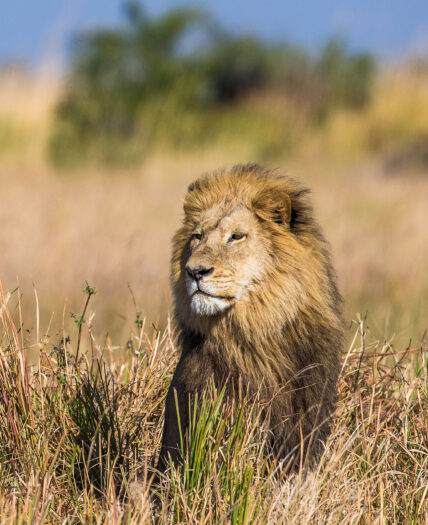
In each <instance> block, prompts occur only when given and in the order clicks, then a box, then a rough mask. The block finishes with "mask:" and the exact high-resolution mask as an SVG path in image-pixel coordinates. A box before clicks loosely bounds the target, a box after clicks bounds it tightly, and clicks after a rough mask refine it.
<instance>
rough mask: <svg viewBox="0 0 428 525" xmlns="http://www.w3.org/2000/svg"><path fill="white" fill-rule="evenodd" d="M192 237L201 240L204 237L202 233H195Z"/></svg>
mask: <svg viewBox="0 0 428 525" xmlns="http://www.w3.org/2000/svg"><path fill="white" fill-rule="evenodd" d="M190 239H191V240H192V241H193V239H197V240H198V241H200V240H201V239H202V233H193V234H192V236H191V237H190Z"/></svg>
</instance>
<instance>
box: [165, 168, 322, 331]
mask: <svg viewBox="0 0 428 525" xmlns="http://www.w3.org/2000/svg"><path fill="white" fill-rule="evenodd" d="M306 193H307V190H304V189H302V188H300V187H299V186H298V185H297V184H296V183H295V182H294V181H292V180H290V179H288V178H284V177H280V176H277V175H275V174H272V173H271V172H268V171H265V170H263V169H262V168H260V167H258V166H254V165H251V166H248V165H246V166H236V167H235V168H233V169H232V170H231V171H230V172H216V173H213V174H210V175H205V176H203V177H201V178H200V179H198V180H197V181H196V182H194V183H193V184H192V185H191V186H190V187H189V190H188V193H187V196H186V198H185V201H184V212H185V217H184V223H183V226H182V227H181V228H180V229H179V231H178V232H177V234H176V235H175V237H174V247H173V258H172V284H173V289H174V295H175V299H176V313H177V315H178V317H179V319H180V321H181V322H183V323H184V324H185V325H188V326H191V327H192V328H195V327H197V328H198V329H199V331H201V332H203V331H204V330H205V329H206V328H207V327H208V326H209V325H210V322H211V323H212V322H213V321H214V320H215V319H218V318H219V317H224V316H229V317H232V318H235V319H236V318H241V321H243V320H244V318H248V316H249V315H250V316H251V315H253V317H255V316H257V315H259V314H260V313H261V311H262V310H263V308H264V307H265V308H266V309H267V310H269V315H270V321H271V322H272V323H277V322H278V321H280V320H281V319H282V321H284V319H292V318H293V316H294V315H296V313H297V309H300V310H302V309H304V308H305V305H306V304H308V303H311V304H314V302H315V303H319V302H320V301H321V302H323V303H325V294H323V290H322V288H323V287H327V286H328V284H327V283H326V279H327V278H328V276H327V275H326V272H325V267H326V266H328V264H329V256H328V253H327V251H326V247H325V243H324V240H323V238H322V236H321V234H320V233H319V230H318V228H317V226H316V224H315V223H314V221H313V220H312V218H311V213H310V212H311V210H310V207H309V205H308V203H307V202H306ZM324 306H325V305H324ZM275 314H276V315H275ZM209 318H212V319H211V320H210V319H209ZM253 321H256V322H257V319H253Z"/></svg>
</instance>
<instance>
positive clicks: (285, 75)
mask: <svg viewBox="0 0 428 525" xmlns="http://www.w3.org/2000/svg"><path fill="white" fill-rule="evenodd" d="M125 14H126V24H125V25H124V26H123V27H120V28H118V29H111V30H106V29H103V30H97V31H94V32H92V33H86V34H80V35H78V36H77V37H76V39H75V42H74V47H73V53H72V57H73V58H72V62H71V68H70V75H69V81H68V83H67V89H66V90H65V93H64V96H63V98H62V100H61V101H60V103H59V104H58V107H57V110H56V116H55V121H54V127H53V131H52V135H51V139H50V143H49V154H50V158H51V159H52V160H53V161H54V163H56V164H57V165H68V166H70V165H73V164H75V163H77V162H82V161H84V160H95V161H101V162H103V163H109V164H115V163H119V164H124V163H133V162H136V161H138V160H140V159H141V157H142V156H143V155H144V153H145V151H147V149H148V148H149V147H152V146H153V144H154V143H156V142H159V139H160V138H161V139H162V140H164V141H165V142H166V143H167V144H168V145H169V146H172V147H176V144H177V140H176V137H177V134H178V136H179V140H178V143H179V146H180V147H181V146H182V145H183V143H184V144H188V145H191V146H194V145H195V144H197V145H199V144H200V140H201V137H202V138H203V137H209V136H212V135H213V133H212V129H211V128H212V126H211V121H212V119H211V118H207V113H208V114H209V113H210V112H211V111H212V110H213V109H215V108H219V107H220V106H225V105H226V106H228V107H229V109H230V110H231V111H233V110H234V108H235V106H236V104H237V103H238V102H239V101H240V100H242V99H243V97H245V96H246V95H248V94H250V93H253V92H255V91H262V90H276V91H279V92H281V93H283V95H284V96H291V97H294V98H297V101H298V103H299V104H301V103H302V101H303V103H304V104H305V106H307V107H309V115H311V116H314V117H317V118H319V117H320V116H322V117H324V116H325V115H326V114H327V113H328V112H329V111H330V110H331V109H332V108H333V107H335V106H338V105H345V106H350V107H361V106H362V105H364V104H365V103H366V101H367V100H368V97H369V93H370V87H371V78H372V72H373V62H372V60H371V59H370V57H368V56H366V55H358V56H349V55H348V54H347V52H346V48H345V46H344V44H343V42H341V41H338V40H333V41H332V42H330V43H329V44H328V45H327V46H326V47H325V49H324V51H323V52H322V53H321V55H320V56H319V57H310V56H309V55H308V54H307V53H305V52H303V51H302V50H300V49H298V48H296V47H294V46H291V45H285V44H284V45H268V44H266V43H263V42H261V41H260V40H258V39H256V38H255V37H251V36H231V35H228V34H227V33H225V32H224V31H223V30H222V29H221V28H220V27H219V26H218V24H217V23H216V22H215V21H214V20H213V19H212V18H211V17H210V15H209V14H207V13H205V12H202V11H200V10H197V9H189V8H179V9H173V10H170V11H168V12H167V13H166V14H164V15H162V16H161V17H159V18H156V19H152V18H149V17H148V16H147V14H146V13H145V12H144V11H143V10H142V9H141V7H140V6H139V5H138V4H137V3H135V2H130V3H127V4H126V6H125ZM186 44H187V48H189V49H188V50H187V52H186ZM232 105H233V107H232ZM183 115H185V116H186V118H185V122H183ZM256 118H257V116H256ZM281 118H282V119H283V121H284V124H285V127H286V128H288V127H289V126H288V123H287V119H288V115H282V117H281ZM160 120H161V121H160ZM207 122H210V126H208V124H207ZM251 125H252V121H251V115H250V116H249V122H248V126H247V128H250V127H251ZM177 127H178V129H177ZM215 127H216V126H215ZM201 128H202V129H201ZM160 129H163V130H164V131H162V136H161V137H159V130H160ZM168 130H174V131H173V132H172V134H170V133H169V131H168ZM214 134H215V133H214ZM220 134H221V130H220ZM241 138H242V137H241ZM243 138H244V140H245V134H244V137H243ZM247 139H248V140H251V139H250V138H249V137H247ZM282 149H283V148H282V147H281V145H280V147H279V148H278V145H276V144H275V145H274V146H273V147H270V146H269V145H267V147H264V150H265V151H277V150H279V151H281V150H282Z"/></svg>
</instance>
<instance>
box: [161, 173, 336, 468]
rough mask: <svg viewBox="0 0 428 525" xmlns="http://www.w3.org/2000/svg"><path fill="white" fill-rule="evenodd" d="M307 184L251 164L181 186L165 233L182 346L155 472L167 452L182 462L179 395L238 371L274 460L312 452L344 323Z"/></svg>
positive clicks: (324, 429)
mask: <svg viewBox="0 0 428 525" xmlns="http://www.w3.org/2000/svg"><path fill="white" fill-rule="evenodd" d="M308 191H309V190H307V189H305V188H303V187H301V186H300V185H299V184H298V183H297V182H295V181H294V180H292V179H290V178H287V177H285V176H280V175H278V174H277V173H276V172H272V171H269V170H267V169H264V168H262V167H261V166H258V165H237V166H235V167H234V168H232V169H231V170H230V171H225V170H222V171H217V172H213V173H211V174H207V175H204V176H202V177H200V178H199V179H197V180H196V181H195V182H193V183H192V184H191V185H190V186H189V188H188V192H187V195H186V197H185V200H184V221H183V224H182V226H181V228H180V229H179V230H178V231H177V233H176V234H175V236H174V238H173V248H172V260H171V284H172V289H173V295H174V307H175V321H176V325H177V332H178V342H179V347H180V350H181V355H180V359H179V362H178V365H177V367H176V369H175V372H174V375H173V378H172V382H171V385H170V388H169V391H168V393H167V398H166V406H165V424H164V430H163V438H162V447H161V451H160V455H159V461H158V467H157V468H158V470H159V471H164V470H165V469H166V468H167V466H168V464H169V460H170V456H171V458H172V461H173V462H174V463H178V462H180V461H181V452H180V431H181V432H183V433H184V432H185V430H186V428H188V423H189V406H192V405H189V402H190V403H193V402H194V400H195V399H201V394H202V392H203V391H204V389H206V388H207V385H208V384H209V383H210V381H213V382H214V384H215V385H216V386H219V387H222V386H224V385H225V384H229V385H230V384H231V383H232V384H235V385H236V384H237V382H238V381H240V382H241V385H245V387H246V391H247V392H249V393H253V394H256V393H257V392H260V391H262V393H263V395H264V396H265V398H269V399H270V405H269V411H268V412H269V418H268V425H269V429H270V431H269V433H270V435H271V436H272V444H271V445H272V448H271V449H270V450H272V451H273V453H274V455H275V457H277V458H278V459H281V460H288V462H289V463H288V464H292V465H293V464H294V465H299V464H301V462H302V460H306V459H308V460H310V461H312V459H313V458H317V457H319V455H320V453H321V452H322V450H323V448H324V445H323V444H324V443H325V440H326V438H327V436H328V434H329V427H330V425H329V421H330V419H331V415H332V413H333V411H334V409H335V404H336V381H337V378H338V374H339V370H340V362H341V351H342V344H343V334H344V330H343V320H342V299H341V296H340V294H339V291H338V287H337V285H336V276H335V272H334V269H333V266H332V261H331V255H330V249H329V245H328V243H327V241H326V240H325V239H324V237H323V234H322V233H321V230H320V227H319V225H318V224H317V222H316V221H315V219H314V218H313V216H312V208H311V206H310V204H309V202H308ZM227 391H228V392H229V394H228V395H233V392H236V389H234V388H230V389H228V390H227ZM196 394H198V395H196ZM302 454H303V456H302Z"/></svg>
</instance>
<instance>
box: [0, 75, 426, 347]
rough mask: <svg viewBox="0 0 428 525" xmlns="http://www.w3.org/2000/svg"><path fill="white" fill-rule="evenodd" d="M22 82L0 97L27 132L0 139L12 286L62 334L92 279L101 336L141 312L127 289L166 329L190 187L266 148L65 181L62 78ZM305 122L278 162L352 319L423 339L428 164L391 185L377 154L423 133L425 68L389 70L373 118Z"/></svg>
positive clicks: (6, 273) (8, 84)
mask: <svg viewBox="0 0 428 525" xmlns="http://www.w3.org/2000/svg"><path fill="white" fill-rule="evenodd" d="M19 78H20V77H19V76H16V75H15V76H13V75H12V77H10V78H8V79H6V80H7V81H4V82H2V84H1V86H2V87H1V89H0V123H1V122H6V121H8V122H12V123H14V126H15V127H16V128H20V129H22V130H25V133H24V131H23V133H24V135H25V136H26V137H27V139H26V141H24V142H25V143H24V142H22V141H21V142H20V141H18V142H17V144H18V145H19V147H18V148H17V149H16V148H15V149H14V148H10V147H9V146H4V148H2V147H1V144H2V140H1V136H0V150H1V151H3V152H4V154H3V155H2V153H1V152H0V195H1V202H0V224H1V225H2V228H1V229H0V252H1V278H2V279H3V282H4V284H5V287H6V288H7V289H13V288H14V287H15V286H17V279H18V282H19V284H20V287H21V290H22V292H23V293H24V296H25V298H26V301H25V313H26V316H25V317H26V318H29V316H31V315H32V313H33V311H34V302H33V299H32V297H33V284H34V286H35V288H36V290H37V292H38V294H39V297H40V315H41V317H42V319H44V320H45V321H46V322H48V320H49V319H50V317H51V315H52V313H53V312H55V315H54V318H53V326H54V327H58V326H59V325H60V324H61V320H62V316H63V310H64V302H65V301H66V300H67V301H68V302H67V306H66V312H67V315H69V313H68V312H69V311H72V312H75V311H76V308H77V307H78V304H79V298H80V291H81V288H82V285H83V283H84V281H85V280H86V279H87V280H88V281H90V282H91V283H93V284H94V286H95V287H96V288H97V289H98V290H99V294H98V295H97V296H96V298H95V301H94V303H93V304H94V311H96V318H95V320H94V323H93V324H94V330H95V332H96V333H97V334H103V335H105V333H106V332H108V333H110V334H115V335H119V336H120V334H123V337H126V334H127V331H128V326H129V324H130V323H132V320H133V319H132V316H133V310H134V303H133V298H132V295H131V293H130V292H129V288H128V283H129V285H130V287H131V288H132V290H133V293H134V295H135V299H136V303H137V305H138V308H139V310H140V311H142V312H144V314H145V315H147V316H148V317H149V318H150V319H151V320H152V321H154V322H159V321H160V322H161V324H163V323H164V322H165V320H166V318H167V314H168V310H169V304H170V303H169V287H168V260H169V251H170V245H169V243H170V239H171V236H172V234H173V232H174V230H175V229H176V227H177V225H178V223H179V220H180V216H181V199H182V196H183V195H184V193H185V189H186V186H187V184H188V183H189V182H190V181H191V180H193V179H194V178H196V177H197V176H198V175H199V174H200V173H201V172H203V171H207V170H211V169H215V168H218V167H219V166H231V165H233V164H234V163H237V162H248V161H258V160H261V159H260V158H259V157H258V153H257V150H254V149H253V148H252V145H251V144H249V143H248V144H242V143H241V144H238V143H237V144H233V141H232V142H231V141H230V140H229V142H230V143H229V144H228V145H227V146H226V145H225V144H222V145H217V146H216V147H210V148H209V149H205V150H202V151H199V152H193V153H192V152H188V153H180V152H175V153H172V152H159V151H157V152H156V153H154V154H153V155H152V156H150V157H149V158H148V159H147V160H146V161H145V163H144V164H143V165H142V166H140V167H136V168H134V169H132V170H128V171H122V172H120V171H115V172H110V173H107V172H105V171H102V170H101V169H98V170H97V169H95V168H93V169H92V168H86V169H82V170H81V171H79V172H74V173H56V172H54V171H53V170H52V169H51V168H49V167H48V166H47V165H46V163H45V161H44V160H43V159H44V156H43V151H44V142H45V140H46V135H47V131H48V130H49V126H50V119H51V116H52V108H53V105H54V103H55V100H56V97H57V95H58V80H57V77H55V75H52V73H45V74H44V75H41V76H40V77H37V78H36V80H33V81H32V82H29V81H28V79H24V80H22V78H21V80H19ZM30 86H31V89H29V87H30ZM250 103H251V105H252V106H254V105H257V107H258V112H263V107H265V108H266V111H267V108H270V110H269V111H268V112H267V113H266V115H267V118H268V119H271V118H273V116H272V112H273V109H272V108H276V109H277V110H276V111H275V114H276V115H280V114H281V113H284V114H290V112H292V111H291V109H290V104H289V103H287V101H283V100H280V99H278V98H275V99H273V100H272V99H271V98H266V97H260V99H259V100H258V101H250ZM305 118H306V117H304V115H300V116H299V115H296V116H295V120H296V129H298V134H299V135H303V136H305V137H306V138H305V139H304V140H303V141H302V142H301V146H300V147H299V148H298V149H297V150H296V154H295V155H293V156H291V157H290V156H288V157H287V158H283V159H281V158H279V159H278V160H276V161H275V162H270V163H268V164H270V167H278V168H279V169H281V170H283V171H284V172H286V173H288V174H290V175H292V176H295V177H296V178H297V179H299V180H301V181H302V183H304V184H305V185H307V186H308V187H310V188H312V190H313V201H314V204H315V208H316V215H317V216H318V217H319V218H320V222H321V224H322V226H323V228H324V230H325V233H326V236H327V238H328V239H329V240H330V241H331V243H332V245H333V251H334V255H335V261H336V265H337V268H338V273H339V278H340V284H341V288H342V291H343V294H344V296H345V298H346V302H347V311H348V318H349V319H350V318H352V316H353V315H354V312H356V311H360V312H365V311H368V312H369V322H370V326H371V328H372V329H373V330H374V332H375V333H376V335H377V336H379V337H389V336H391V335H392V334H393V333H398V334H399V339H396V341H399V342H400V343H401V342H403V344H404V342H405V341H406V342H407V340H408V339H409V338H410V337H413V338H414V340H415V339H416V340H420V338H421V336H422V334H423V332H424V330H425V329H426V328H427V319H428V303H427V301H426V295H427V290H428V275H427V272H426V260H427V258H428V243H427V242H426V230H427V226H428V219H427V214H426V202H427V201H428V177H427V172H426V168H425V171H424V170H423V168H421V169H419V170H418V171H415V170H413V171H412V170H410V169H409V170H407V171H404V172H402V173H401V175H400V176H395V177H393V176H389V174H388V173H387V172H385V169H384V166H383V161H382V156H381V155H380V156H379V155H378V154H376V155H374V154H373V153H371V152H372V151H374V150H376V148H378V147H380V148H381V149H382V148H383V147H385V151H388V150H389V149H390V148H393V147H394V144H397V143H399V142H400V140H405V139H411V138H412V137H413V136H415V137H417V136H420V135H421V134H422V133H424V132H425V131H426V130H427V124H426V123H427V122H428V75H427V74H426V71H425V72H424V71H419V72H416V73H415V72H411V73H410V72H409V71H404V72H403V71H398V72H395V73H394V72H388V73H385V74H384V75H383V76H382V75H381V76H380V77H379V79H378V86H377V89H376V90H375V92H374V96H373V101H372V103H371V104H370V105H369V106H368V107H367V108H366V109H365V110H364V111H363V112H357V113H352V112H342V113H335V114H333V115H332V117H331V119H330V120H329V121H328V122H327V123H326V124H325V125H324V126H323V127H322V128H320V129H319V130H318V131H317V130H316V129H312V130H311V129H309V128H307V127H306V128H305V126H306V124H305ZM241 124H242V123H241ZM0 127H1V125H0ZM263 129H264V128H263ZM272 129H273V130H274V129H275V127H273V128H272ZM375 129H376V130H377V131H373V130H375ZM305 130H306V131H305ZM400 130H401V131H400ZM263 133H264V132H263ZM0 135H1V131H0ZM374 136H376V137H377V138H376V140H375V142H376V144H377V146H376V147H375V145H374V143H373V140H372V139H373V137H374ZM273 140H274V142H275V138H274V139H273ZM370 141H372V142H370ZM3 143H4V141H3ZM347 144H348V145H351V146H352V147H351V148H348V146H347ZM351 150H352V151H351ZM28 328H31V327H28Z"/></svg>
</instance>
